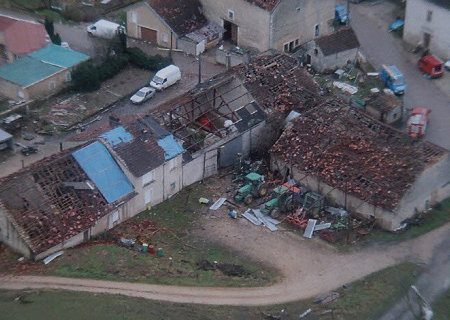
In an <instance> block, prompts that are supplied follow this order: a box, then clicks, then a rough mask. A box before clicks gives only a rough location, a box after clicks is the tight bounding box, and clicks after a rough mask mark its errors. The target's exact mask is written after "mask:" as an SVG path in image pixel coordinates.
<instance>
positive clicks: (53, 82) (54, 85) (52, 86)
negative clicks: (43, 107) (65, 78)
mask: <svg viewBox="0 0 450 320" xmlns="http://www.w3.org/2000/svg"><path fill="white" fill-rule="evenodd" d="M49 87H50V90H53V89H55V88H56V82H55V81H50V84H49Z"/></svg>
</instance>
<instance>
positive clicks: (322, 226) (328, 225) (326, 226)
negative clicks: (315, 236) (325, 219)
mask: <svg viewBox="0 0 450 320" xmlns="http://www.w3.org/2000/svg"><path fill="white" fill-rule="evenodd" d="M329 228H331V223H322V224H318V225H316V226H315V227H314V231H320V230H325V229H329Z"/></svg>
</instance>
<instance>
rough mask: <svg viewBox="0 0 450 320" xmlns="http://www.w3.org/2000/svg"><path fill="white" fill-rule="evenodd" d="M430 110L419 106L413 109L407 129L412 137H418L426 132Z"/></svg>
mask: <svg viewBox="0 0 450 320" xmlns="http://www.w3.org/2000/svg"><path fill="white" fill-rule="evenodd" d="M430 112H431V110H430V109H428V108H425V107H417V108H414V109H413V110H412V112H411V117H410V118H409V120H408V129H407V130H408V134H409V135H410V136H411V137H413V138H418V137H421V136H423V135H424V134H425V130H426V129H427V124H428V116H429V114H430Z"/></svg>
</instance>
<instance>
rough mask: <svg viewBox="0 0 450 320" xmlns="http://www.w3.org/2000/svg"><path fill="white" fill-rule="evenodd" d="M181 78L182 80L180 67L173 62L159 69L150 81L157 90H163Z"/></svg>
mask: <svg viewBox="0 0 450 320" xmlns="http://www.w3.org/2000/svg"><path fill="white" fill-rule="evenodd" d="M180 80H181V72H180V68H178V67H177V66H174V65H173V64H171V65H170V66H168V67H165V68H164V69H161V70H159V71H158V72H157V73H156V74H155V76H154V77H153V79H152V81H150V85H151V86H152V87H153V88H155V89H156V90H157V91H161V90H164V89H166V88H167V87H170V86H171V85H173V84H175V83H177V82H178V81H180Z"/></svg>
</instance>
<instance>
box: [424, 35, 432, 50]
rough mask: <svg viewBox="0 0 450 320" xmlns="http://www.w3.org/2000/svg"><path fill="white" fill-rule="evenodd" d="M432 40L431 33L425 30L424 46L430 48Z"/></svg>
mask: <svg viewBox="0 0 450 320" xmlns="http://www.w3.org/2000/svg"><path fill="white" fill-rule="evenodd" d="M430 41H431V34H429V33H426V32H425V33H424V34H423V46H424V48H429V47H430Z"/></svg>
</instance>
